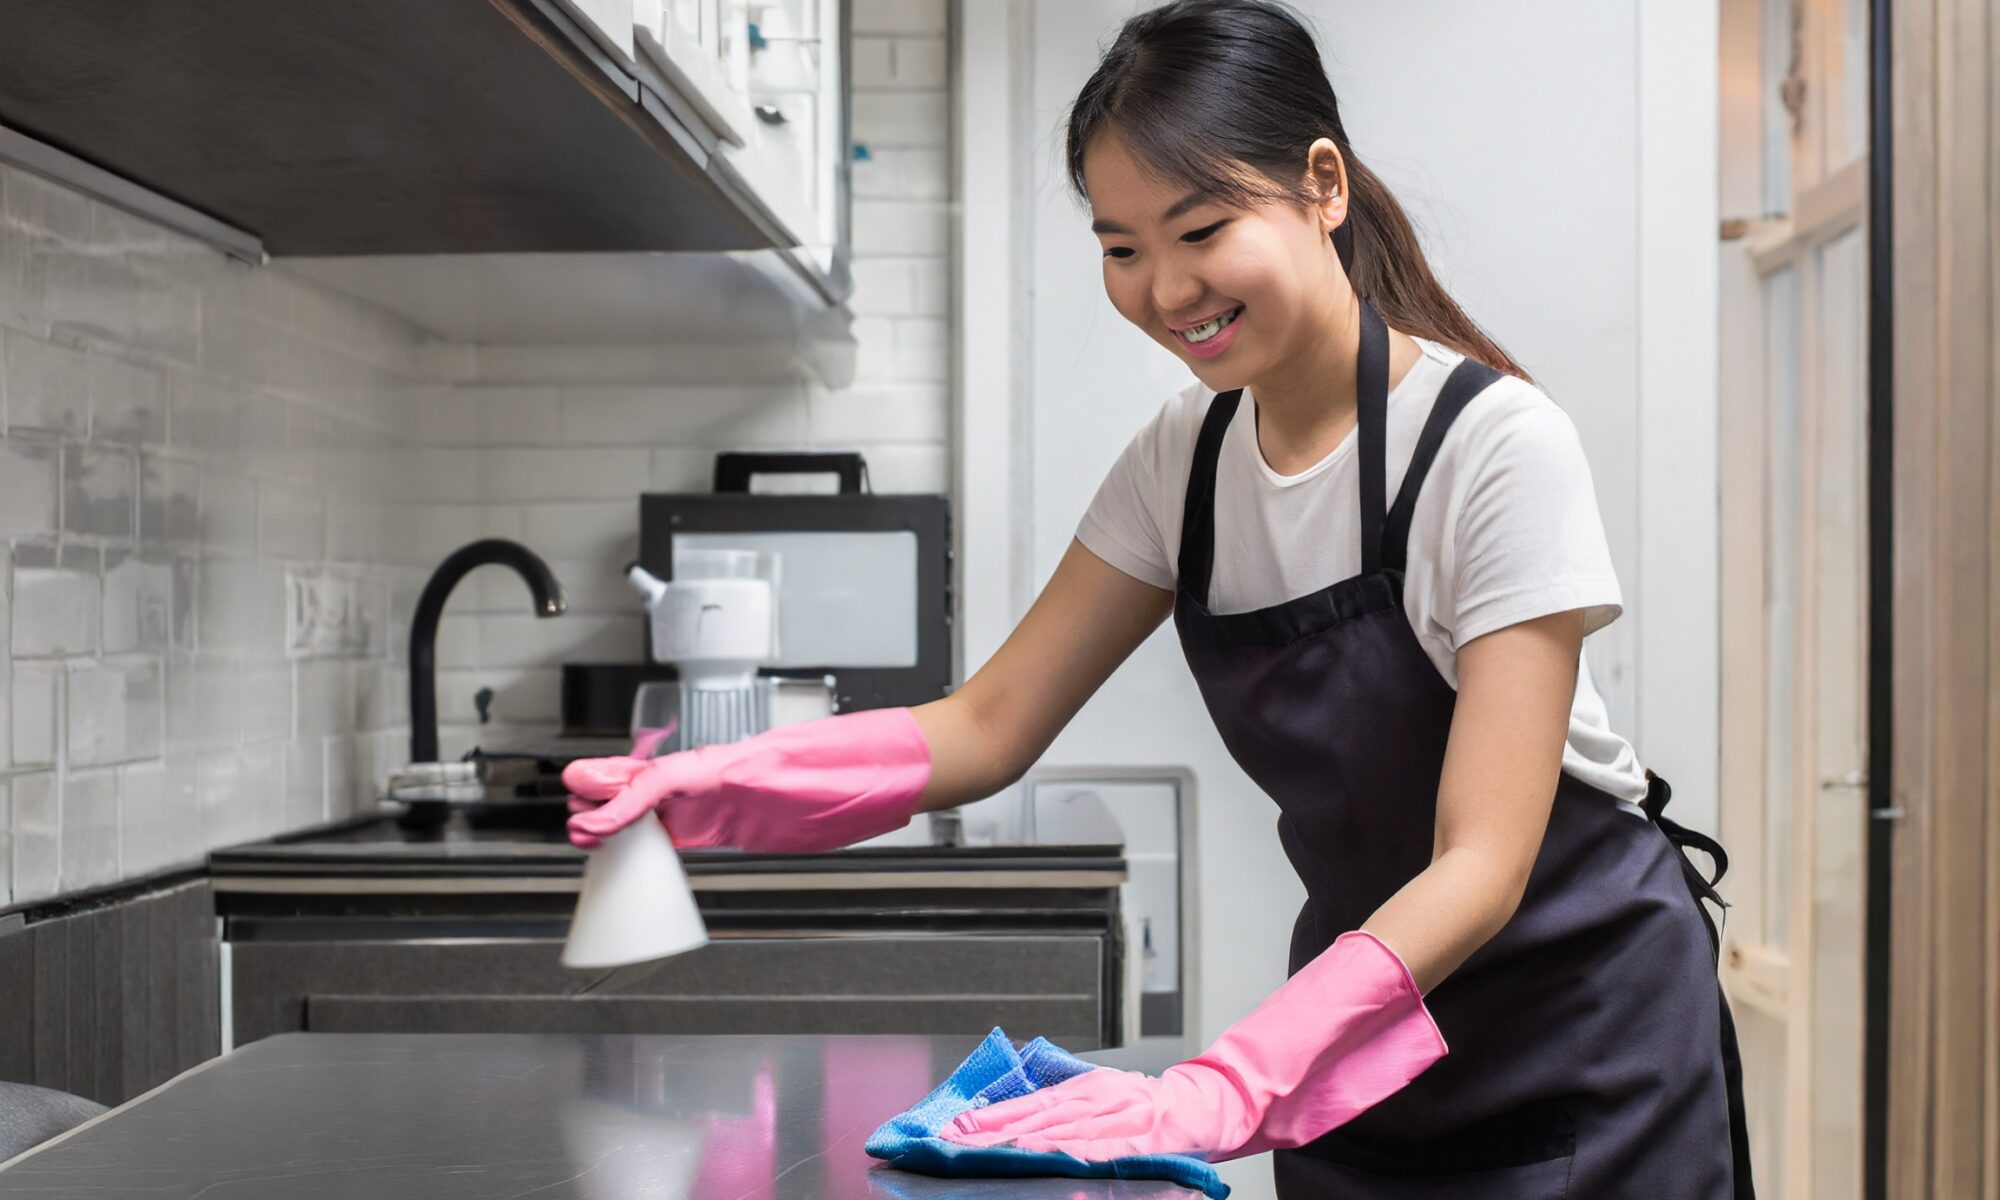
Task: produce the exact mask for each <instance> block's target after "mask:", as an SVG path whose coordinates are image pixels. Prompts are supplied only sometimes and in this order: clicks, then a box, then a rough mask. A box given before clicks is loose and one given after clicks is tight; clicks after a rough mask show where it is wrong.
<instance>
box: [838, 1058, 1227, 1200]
mask: <svg viewBox="0 0 2000 1200" xmlns="http://www.w3.org/2000/svg"><path fill="white" fill-rule="evenodd" d="M1093 1069H1094V1068H1093V1067H1092V1066H1091V1064H1089V1063H1087V1062H1084V1061H1083V1060H1082V1059H1080V1058H1077V1057H1076V1056H1075V1055H1073V1054H1071V1053H1070V1052H1069V1051H1067V1050H1064V1049H1063V1048H1062V1047H1060V1046H1055V1045H1051V1044H1050V1043H1049V1042H1048V1041H1047V1040H1046V1039H1044V1038H1036V1039H1035V1040H1034V1041H1032V1042H1029V1043H1028V1044H1027V1046H1025V1047H1023V1048H1022V1049H1021V1050H1019V1051H1016V1050H1015V1049H1014V1043H1013V1042H1012V1041H1010V1040H1009V1039H1008V1037H1007V1035H1006V1034H1005V1033H1003V1032H1001V1031H1000V1030H998V1029H995V1030H994V1031H993V1032H992V1033H989V1034H987V1035H986V1040H985V1041H983V1042H981V1043H980V1044H979V1048H978V1049H976V1050H974V1051H973V1052H972V1054H971V1055H970V1056H968V1057H967V1058H966V1060H965V1061H964V1062H963V1063H960V1064H959V1067H958V1069H957V1070H956V1071H953V1072H952V1073H951V1075H950V1077H949V1078H947V1079H946V1080H945V1081H944V1082H943V1083H940V1084H938V1085H937V1086H936V1087H935V1088H932V1089H931V1093H930V1095H928V1096H925V1097H924V1098H923V1099H922V1100H919V1101H917V1102H916V1103H915V1104H914V1105H911V1106H910V1107H909V1108H907V1109H905V1110H904V1111H902V1112H900V1113H898V1114H896V1115H895V1116H893V1117H890V1118H889V1119H888V1120H887V1121H885V1122H883V1124H882V1127H881V1128H880V1129H877V1130H876V1131H875V1133H874V1134H873V1136H871V1137H870V1138H869V1139H868V1145H867V1147H866V1148H867V1151H868V1153H869V1154H872V1155H874V1156H875V1157H876V1158H879V1159H883V1160H885V1161H886V1162H887V1163H888V1164H889V1165H890V1166H892V1167H898V1168H901V1169H902V1170H905V1171H915V1172H917V1173H919V1174H922V1175H944V1176H949V1177H956V1178H993V1177H1005V1178H1021V1177H1024V1176H1030V1175H1063V1176H1067V1177H1069V1178H1072V1179H1165V1180H1168V1181H1170V1182H1172V1183H1178V1184H1180V1185H1181V1186H1183V1187H1191V1188H1194V1189H1195V1190H1197V1191H1199V1192H1201V1193H1202V1194H1203V1195H1204V1196H1208V1197H1210V1200H1224V1197H1226V1196H1228V1195H1229V1185H1228V1184H1226V1183H1224V1182H1222V1179H1221V1178H1220V1177H1219V1176H1217V1175H1216V1173H1215V1168H1214V1167H1211V1166H1209V1165H1208V1164H1207V1163H1205V1162H1203V1161H1202V1160H1200V1159H1198V1158H1190V1157H1188V1156H1187V1155H1184V1154H1139V1155H1133V1156H1132V1157H1129V1158H1113V1159H1107V1160H1105V1161H1103V1162H1085V1161H1084V1160H1082V1159H1079V1158H1072V1157H1070V1156H1069V1155H1067V1154H1058V1153H1055V1152H1053V1151H1031V1150H1016V1149H1014V1148H1013V1147H1011V1146H992V1147H987V1148H984V1149H981V1148H976V1147H973V1146H965V1145H961V1144H959V1143H957V1142H950V1141H946V1140H945V1139H944V1138H942V1137H939V1136H938V1133H939V1131H941V1130H942V1129H943V1128H944V1127H945V1126H947V1125H949V1124H951V1122H952V1119H953V1118H955V1117H957V1116H958V1114H960V1113H962V1112H964V1111H966V1110H967V1109H970V1108H984V1107H986V1106H987V1105H989V1104H998V1103H1000V1102H1001V1101H1003V1100H1012V1099H1015V1098H1016V1097H1020V1096H1025V1095H1027V1094H1028V1093H1029V1092H1032V1091H1035V1090H1037V1089H1039V1088H1045V1087H1053V1086H1055V1085H1056V1084H1058V1083H1061V1082H1062V1081H1063V1080H1065V1079H1068V1078H1070V1077H1071V1076H1075V1075H1081V1074H1083V1073H1084V1072H1085V1071H1089V1070H1093Z"/></svg>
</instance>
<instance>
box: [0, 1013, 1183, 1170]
mask: <svg viewBox="0 0 2000 1200" xmlns="http://www.w3.org/2000/svg"><path fill="white" fill-rule="evenodd" d="M974 1041H976V1039H967V1038H965V1037H962V1036H939V1037H912V1036H774V1037H696V1038H689V1037H671V1036H532V1035H487V1034H452V1035H404V1034H365V1035H337V1034H334V1035H330V1034H294V1035H286V1036H279V1037H274V1038H269V1039H266V1040H264V1041H261V1042H258V1043H256V1044H254V1045H251V1046H248V1047H245V1048H244V1049H242V1050H239V1051H237V1052H236V1053H234V1054H231V1055H228V1056H226V1057H224V1058H221V1059H217V1060H214V1061H213V1062H211V1063H210V1064H209V1065H208V1066H205V1067H203V1068H201V1069H200V1070H197V1071H195V1072H191V1073H190V1074H188V1075H184V1076H182V1077H181V1078H180V1079H178V1080H176V1081H175V1082H174V1083H172V1084H171V1085H169V1086H168V1087H166V1088H164V1089H162V1090H161V1091H159V1092H156V1093H153V1094H152V1095H150V1096H148V1097H145V1098H142V1099H141V1100H139V1101H137V1102H135V1103H134V1104H132V1105H130V1106H128V1107H126V1108H124V1109H122V1110H119V1111H118V1112H116V1113H114V1114H112V1115H111V1116H110V1117H109V1118H107V1119H105V1120H103V1121H101V1122H100V1123H98V1124H96V1125H93V1126H90V1127H87V1128H85V1129H84V1130H82V1131H81V1132H79V1133H77V1134H76V1135H74V1136H72V1137H70V1138H67V1139H64V1140H61V1141H58V1142H56V1143H52V1144H50V1145H48V1146H47V1147H45V1148H44V1149H42V1150H41V1151H39V1152H37V1153H34V1154H31V1155H29V1156H27V1157H25V1158H22V1159H19V1160H16V1161H15V1162H14V1163H13V1164H11V1165H10V1166H9V1167H8V1168H7V1169H5V1170H0V1197H37V1196H48V1197H54V1196H76V1195H91V1196H103V1197H118V1196H133V1197H137V1196H142V1195H143V1196H145V1197H147V1198H148V1200H191V1198H192V1197H194V1196H197V1195H203V1196H211V1197H212V1196H214V1195H217V1194H220V1193H227V1194H230V1195H246V1196H247V1195H264V1194H272V1193H273V1192H275V1191H282V1193H283V1194H284V1195H285V1196H287V1197H288V1198H289V1200H316V1198H317V1197H335V1196H341V1197H346V1196H399V1197H402V1196H409V1197H414V1196H422V1197H425V1198H427V1200H460V1198H464V1200H473V1198H475V1197H479V1198H485V1197H494V1196H528V1195H532V1196H534V1197H536V1198H537V1200H569V1198H576V1200H612V1198H616V1200H694V1198H703V1200H706V1198H709V1197H736V1198H741V1200H803V1198H805V1197H814V1198H825V1200H944V1198H947V1197H949V1198H952V1200H986V1198H988V1197H994V1198H997V1197H1001V1196H1006V1197H1026V1198H1027V1200H1036V1198H1042V1197H1048V1198H1055V1197H1061V1198H1064V1200H1076V1198H1083V1200H1167V1198H1172V1200H1179V1198H1181V1197H1184V1196H1187V1195H1191V1194H1192V1193H1189V1192H1187V1191H1185V1190H1183V1189H1181V1188H1178V1187H1176V1186H1174V1185H1171V1184H1165V1183H1157V1182H1123V1181H1085V1180H1074V1179H1007V1180H944V1179H931V1178H926V1177H923V1176H919V1175H912V1174H908V1173H906V1172H902V1171H897V1170H893V1169H889V1168H886V1167H883V1166H882V1165H881V1164H879V1163H877V1162H875V1160H873V1159H871V1158H869V1157H867V1155H866V1154H865V1153H863V1150H862V1146H863V1143H864V1142H865V1141H866V1140H867V1137H868V1135H869V1134H870V1133H871V1132H872V1131H873V1130H874V1129H875V1127H876V1126H877V1125H879V1124H880V1123H881V1122H882V1121H883V1120H885V1119H887V1118H888V1117H889V1116H891V1115H893V1114H895V1113H896V1112H898V1111H900V1110H901V1109H903V1108H904V1107H906V1106H908V1105H909V1104H910V1103H911V1102H913V1101H914V1100H916V1099H917V1098H919V1097H921V1096H922V1095H924V1093H925V1092H927V1091H928V1090H929V1089H930V1087H931V1086H932V1084H933V1083H935V1082H936V1081H937V1080H938V1079H940V1078H942V1077H943V1076H944V1075H945V1074H947V1073H948V1072H949V1071H950V1070H951V1069H952V1068H953V1067H954V1066H956V1065H957V1064H958V1062H959V1060H960V1059H961V1058H963V1057H964V1055H965V1054H966V1053H967V1052H968V1051H969V1050H970V1049H971V1047H972V1044H973V1042H974Z"/></svg>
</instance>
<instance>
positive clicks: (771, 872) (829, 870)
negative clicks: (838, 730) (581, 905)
mask: <svg viewBox="0 0 2000 1200" xmlns="http://www.w3.org/2000/svg"><path fill="white" fill-rule="evenodd" d="M557 814H558V815H556V816H554V817H551V818H549V819H547V820H545V821H541V822H539V823H534V822H529V823H521V824H514V825H503V824H492V825H480V824H474V823H471V822H468V821H467V820H466V819H465V818H464V817H462V816H454V817H453V818H452V819H451V820H450V822H449V823H447V824H446V825H444V826H442V827H441V828H439V829H436V830H422V829H407V828H404V827H403V826H401V825H399V824H398V823H397V821H396V820H395V818H394V817H389V816H383V817H372V818H367V819H364V820H360V821H356V822H351V823H348V824H346V825H342V826H336V827H333V828H329V829H323V830H316V831H311V832H307V833H303V834H296V835H288V836H285V837H280V838H274V839H272V840H270V841H265V842H257V843H253V844H250V845H245V846H236V847H231V848H228V849H224V850H218V851H215V852H214V853H213V854H211V855H210V856H209V870H210V873H211V875H213V876H214V877H215V879H216V881H217V884H218V888H219V889H222V890H247V889H254V888H255V887H256V886H257V884H256V882H255V881H257V880H260V879H261V880H275V879H280V878H284V877H297V876H310V877H314V878H320V879H329V878H331V879H369V878H401V877H409V876H426V877H440V876H448V877H453V878H460V879H471V878H479V877H496V876H498V877H506V878H510V879H523V878H535V877H546V878H550V879H560V880H564V881H565V884H564V885H562V886H565V887H567V889H568V890H572V891H573V890H574V889H575V883H574V882H573V881H574V880H576V879H577V878H578V877H580V876H581V875H582V872H583V863H584V858H585V854H584V852H583V851H581V850H578V849H577V848H576V847H574V846H571V845H570V844H569V842H568V841H567V840H566V839H565V837H564V835H563V830H562V825H561V821H560V810H557ZM681 860H682V863H683V865H684V866H685V867H686V869H687V873H688V877H689V880H690V882H691V883H692V885H693V886H694V888H695V889H696V890H697V891H701V890H713V889H726V888H741V887H745V886H750V883H751V881H752V880H754V879H759V878H761V879H763V880H765V881H766V882H767V883H768V884H770V885H771V886H785V884H784V882H783V881H782V880H781V879H780V878H779V877H784V876H802V877H813V878H815V879H818V880H820V881H822V882H824V881H826V880H828V879H829V878H830V877H834V876H841V875H848V876H862V875H865V876H867V877H868V878H869V880H870V881H871V883H870V885H871V886H878V887H879V886H911V887H921V886H939V885H940V884H939V881H940V880H942V879H945V878H946V877H956V878H958V879H959V880H960V881H961V882H968V881H970V878H971V877H973V876H1004V877H1005V879H1006V880H1007V881H1010V883H1009V885H1010V886H1035V883H1034V882H1033V881H1034V880H1036V879H1040V880H1043V881H1045V882H1044V884H1043V885H1044V886H1062V887H1075V886H1089V885H1092V884H1095V885H1098V886H1106V885H1108V886H1116V885H1117V884H1118V883H1120V882H1122V881H1123V879H1124V875H1125V859H1124V847H1122V846H1116V845H1107V846H1079V845H1043V844H1023V845H1010V846H879V847H865V848H850V849H846V850H837V851H832V852H829V853H825V854H752V853H745V852H742V851H734V850H684V851H682V852H681ZM899 879H900V880H902V882H900V883H899V882H897V881H898V880H899ZM800 882H803V880H801V881H800Z"/></svg>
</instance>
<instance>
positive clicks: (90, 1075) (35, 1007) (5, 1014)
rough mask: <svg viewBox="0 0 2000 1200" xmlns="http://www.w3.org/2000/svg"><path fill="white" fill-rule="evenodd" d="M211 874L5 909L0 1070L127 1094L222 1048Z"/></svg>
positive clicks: (109, 1096) (39, 1081)
mask: <svg viewBox="0 0 2000 1200" xmlns="http://www.w3.org/2000/svg"><path fill="white" fill-rule="evenodd" d="M216 957H217V949H216V936H215V909H214V904H213V901H212V898H211V896H210V894H209V890H208V885H207V883H206V882H205V881H201V880H194V881H187V882H177V883H161V884H157V885H137V886H135V887H134V888H132V889H128V890H126V891H123V892H121V893H117V894H113V895H110V896H104V895H100V896H97V897H94V898H92V899H90V900H88V901H86V902H79V903H67V902H59V903H54V904H49V905H46V906H43V907H41V908H37V909H29V910H26V911H23V912H16V913H12V914H8V915H5V916H0V1080H5V1081H7V1082H10V1083H29V1084H34V1085H36V1086H39V1087H48V1088H55V1089H57V1090H59V1091H65V1092H74V1093H76V1094H77V1095H80V1096H85V1097H88V1098H89V1099H91V1100H95V1101H97V1102H98V1103H100V1104H107V1105H115V1104H120V1103H123V1102H124V1101H126V1100H129V1099H131V1098H132V1097H133V1096H136V1095H138V1094H140V1093H141V1092H144V1091H146V1090H147V1089H149V1088H151V1087H154V1086H156V1085H158V1084H160V1083H162V1082H164V1081H166V1080H168V1079H171V1078H173V1077H174V1076H175V1075H177V1074H179V1073H180V1072H182V1071H185V1070H187V1069H188V1068H190V1067H193V1066H195V1065H197V1064H198V1063H200V1062H202V1061H203V1060H204V1059H207V1058H209V1057H210V1056H212V1055H214V1054H215V1053H216V1049H217V1039H218V1035H219V1030H220V1028H221V1021H220V1006H221V994H220V990H219V987H218V982H217V971H216Z"/></svg>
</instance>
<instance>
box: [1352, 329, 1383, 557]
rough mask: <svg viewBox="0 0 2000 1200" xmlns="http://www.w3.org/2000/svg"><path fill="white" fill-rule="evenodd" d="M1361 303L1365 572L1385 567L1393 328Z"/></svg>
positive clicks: (1359, 418) (1359, 407)
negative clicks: (1386, 455)
mask: <svg viewBox="0 0 2000 1200" xmlns="http://www.w3.org/2000/svg"><path fill="white" fill-rule="evenodd" d="M1356 299H1357V301H1359V303H1360V305H1361V352H1360V354H1359V355H1357V356H1356V358H1355V362H1354V401H1355V424H1356V425H1357V426H1358V427H1359V437H1360V439H1361V471H1360V474H1361V573H1362V574H1363V575H1373V574H1374V573H1375V572H1377V571H1379V570H1381V569H1382V533H1383V526H1384V524H1385V523H1386V516H1385V507H1384V506H1385V505H1387V503H1388V499H1387V497H1388V492H1389V475H1388V470H1387V467H1386V465H1385V464H1384V461H1383V457H1384V454H1383V443H1385V442H1386V441H1388V436H1389V435H1388V431H1389V327H1388V326H1387V325H1385V324H1383V323H1382V318H1381V316H1380V315H1378V314H1377V313H1376V312H1375V306H1374V305H1372V304H1370V303H1368V302H1367V301H1366V300H1361V299H1360V298H1359V297H1356Z"/></svg>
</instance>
